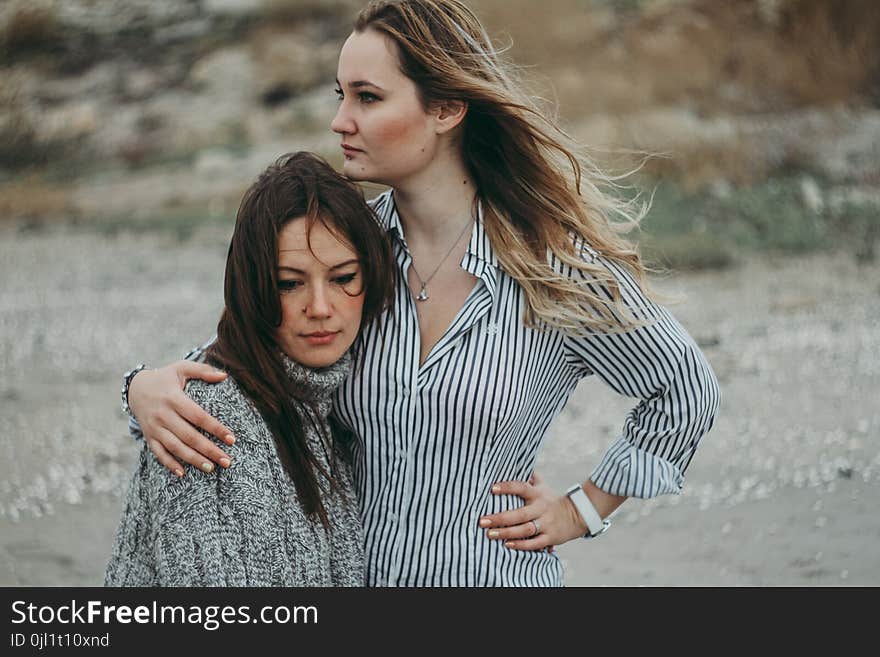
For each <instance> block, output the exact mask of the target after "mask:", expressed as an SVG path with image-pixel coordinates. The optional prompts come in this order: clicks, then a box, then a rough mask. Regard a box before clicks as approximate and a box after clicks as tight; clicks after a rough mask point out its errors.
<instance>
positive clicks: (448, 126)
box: [434, 100, 468, 135]
mask: <svg viewBox="0 0 880 657" xmlns="http://www.w3.org/2000/svg"><path fill="white" fill-rule="evenodd" d="M467 109H468V104H467V102H466V101H463V100H444V101H441V102H439V103H437V105H436V106H435V107H434V119H435V122H436V125H437V134H438V135H442V134H445V133H447V132H449V131H450V130H453V129H454V128H456V127H457V126H458V125H459V124H461V122H462V121H464V117H465V116H467Z"/></svg>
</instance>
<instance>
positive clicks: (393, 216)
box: [370, 190, 499, 276]
mask: <svg viewBox="0 0 880 657" xmlns="http://www.w3.org/2000/svg"><path fill="white" fill-rule="evenodd" d="M370 204H371V205H372V206H373V209H374V210H375V211H376V214H377V215H378V216H379V222H380V223H381V224H382V226H384V227H385V230H387V231H388V232H389V233H391V234H392V235H396V237H397V239H399V240H400V242H401V243H402V244H403V246H404V247H406V236H405V234H404V231H403V224H402V223H401V221H400V215H399V214H398V212H397V203H395V202H394V193H393V191H392V190H388V191H387V192H383V193H382V194H380V195H379V196H377V197H376V198H375V199H373V200H372V201H371V202H370ZM407 250H408V247H407ZM467 254H468V255H470V256H473V258H476V259H477V260H480V261H482V262H483V263H485V264H486V265H491V266H492V267H494V268H496V269H497V268H498V267H499V265H498V256H496V255H495V251H494V250H493V249H492V243H491V242H490V241H489V235H488V234H487V233H486V228H485V226H484V225H483V204H482V202H478V203H477V220H476V221H475V222H474V228H473V230H472V231H471V239H470V242H469V243H468V248H467ZM467 260H468V258H467V257H465V261H463V262H462V265H463V266H464V268H465V269H466V270H467V271H470V272H471V273H472V274H474V275H475V276H479V274H478V273H476V272H474V271H472V269H471V268H470V267H467V266H466V261H467Z"/></svg>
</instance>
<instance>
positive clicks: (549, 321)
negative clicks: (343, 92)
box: [354, 0, 650, 334]
mask: <svg viewBox="0 0 880 657" xmlns="http://www.w3.org/2000/svg"><path fill="white" fill-rule="evenodd" d="M354 27H355V31H357V32H364V31H365V30H367V29H372V30H376V31H377V32H379V33H381V34H384V35H385V36H387V37H388V38H390V39H391V40H392V41H393V42H394V43H395V44H396V45H397V48H398V52H399V58H400V66H401V70H402V71H403V73H404V74H405V75H406V76H407V77H409V78H410V79H411V80H413V82H414V83H415V84H416V87H417V88H418V90H419V94H420V96H421V101H422V103H423V105H425V106H426V107H427V106H430V105H431V104H433V103H437V102H443V101H464V102H466V103H467V105H468V109H467V114H466V117H465V119H464V128H463V134H462V150H463V154H464V160H465V163H466V166H467V168H468V172H469V173H470V175H471V176H472V177H473V178H474V181H475V183H476V186H477V202H479V203H481V204H482V208H483V223H484V226H485V229H486V232H487V235H488V237H489V240H490V241H491V243H492V247H493V250H494V251H495V253H496V255H497V257H498V261H499V263H500V264H501V267H502V268H503V269H504V271H506V272H507V273H508V274H509V275H510V276H511V277H513V278H514V279H515V280H516V281H517V283H519V285H520V286H521V287H522V289H523V291H524V292H525V297H526V304H525V310H524V317H523V321H524V322H525V324H526V325H527V326H532V327H535V328H557V329H561V330H563V331H566V332H568V333H574V334H584V333H589V332H596V331H600V332H618V331H622V330H627V329H630V328H633V327H634V326H637V325H640V324H642V323H644V321H645V319H647V318H648V316H649V315H650V313H643V312H640V309H639V308H636V307H634V306H633V305H632V304H631V303H627V301H631V300H630V299H628V300H626V301H625V300H624V298H623V295H622V294H621V291H620V285H619V282H618V277H617V276H616V275H615V274H614V273H613V272H612V271H610V270H609V268H608V267H606V266H605V265H604V264H603V263H602V262H601V261H597V259H596V258H595V257H594V255H596V254H598V255H599V256H601V257H602V258H604V259H605V260H606V261H610V262H612V263H614V264H617V265H622V266H624V267H625V268H626V269H627V270H628V271H629V272H630V273H631V274H633V275H634V279H635V281H636V283H637V284H638V285H639V286H640V287H641V288H642V289H643V290H645V288H646V286H645V280H644V279H645V267H644V265H643V263H642V261H641V258H640V257H639V254H638V251H637V250H636V248H635V247H634V246H633V245H632V244H630V243H629V242H628V241H627V240H626V239H625V238H623V237H622V236H621V234H622V233H625V232H628V231H629V230H631V229H632V228H633V227H635V226H637V225H638V222H639V221H640V220H641V218H642V217H643V216H644V213H645V212H646V209H647V207H646V205H645V204H639V203H637V202H635V201H633V200H630V201H625V200H622V199H621V198H620V197H619V195H618V194H616V193H614V192H615V190H617V189H618V188H619V185H618V183H617V180H618V178H614V177H611V176H609V175H607V174H605V173H603V172H602V171H601V170H600V169H599V167H597V166H596V165H595V164H594V163H592V162H591V160H590V159H589V158H588V157H587V156H586V154H584V153H583V148H581V147H580V146H579V145H578V144H576V143H575V142H574V140H572V139H571V138H570V137H568V135H566V134H565V133H564V132H563V131H562V130H561V129H560V128H559V127H558V126H557V125H556V124H555V122H554V121H553V120H551V119H550V118H548V117H547V115H546V113H545V112H543V111H542V109H541V108H540V107H539V105H538V103H537V101H536V100H534V99H533V98H532V97H530V96H529V95H528V94H527V93H525V91H523V88H522V86H521V85H520V84H519V82H518V81H517V80H516V75H515V68H514V67H513V66H512V65H511V64H509V63H507V62H505V61H503V60H502V58H501V57H500V56H499V53H498V52H497V51H496V50H495V49H494V47H493V45H492V43H491V40H490V39H489V37H488V35H487V34H486V31H485V29H484V28H483V26H482V25H481V24H480V21H479V20H478V19H477V17H476V16H475V15H474V14H473V12H471V10H470V9H468V8H467V7H466V6H465V5H464V4H462V3H461V2H458V1H457V0H373V1H372V2H370V3H369V4H368V5H367V6H366V7H365V8H364V9H362V10H361V12H360V14H359V15H358V17H357V20H356V22H355V26H354ZM554 256H555V260H556V261H558V262H553V260H554ZM566 269H568V272H566V271H565V270H566ZM645 291H646V290H645Z"/></svg>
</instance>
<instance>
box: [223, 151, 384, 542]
mask: <svg viewBox="0 0 880 657" xmlns="http://www.w3.org/2000/svg"><path fill="white" fill-rule="evenodd" d="M299 217H306V221H307V226H308V229H307V232H306V235H308V234H309V231H310V230H311V227H312V226H313V225H314V224H315V222H317V221H320V222H322V223H323V224H324V225H325V226H326V227H327V229H328V230H330V231H331V232H332V233H334V234H335V235H336V236H337V237H339V238H340V239H341V240H343V241H345V242H346V243H347V244H349V245H350V246H351V247H352V248H353V249H354V250H355V252H356V253H357V255H358V260H359V263H360V269H361V273H362V281H363V288H362V290H361V292H360V293H361V294H364V295H365V296H364V305H363V313H362V317H361V328H363V327H364V326H365V325H366V324H367V323H368V322H370V321H372V320H373V319H374V318H376V317H377V316H378V315H379V314H381V313H382V311H383V310H384V309H385V308H387V307H388V306H389V304H390V303H391V300H392V298H393V289H394V279H393V271H394V269H393V260H392V253H391V246H390V244H389V242H388V237H387V235H386V233H385V231H383V230H382V229H381V227H380V226H379V223H378V221H377V220H376V217H375V215H374V214H373V212H372V210H370V208H369V207H368V206H367V204H366V203H365V202H364V198H363V192H361V191H360V188H358V187H357V186H355V185H354V184H352V183H350V182H349V181H348V180H346V179H345V178H344V177H343V176H341V175H340V174H338V173H337V172H336V171H334V170H333V168H332V167H331V166H330V165H329V164H327V163H326V162H324V161H323V160H321V159H320V158H318V157H317V156H315V155H312V154H310V153H302V152H301V153H293V154H288V155H285V156H282V157H281V158H280V159H278V161H277V162H275V163H274V164H273V165H271V166H270V167H269V168H267V169H266V170H265V171H264V172H263V173H262V174H261V175H260V176H259V178H258V179H257V181H256V182H255V183H254V184H253V185H251V187H250V188H249V189H248V190H247V192H245V195H244V198H243V199H242V202H241V206H240V207H239V210H238V216H237V218H236V221H235V229H234V231H233V235H232V240H231V242H230V245H229V254H228V257H227V259H226V278H225V283H224V300H225V307H224V309H223V313H222V315H221V317H220V322H219V324H218V326H217V340H216V341H215V342H214V343H213V344H212V345H211V347H210V348H209V349H208V351H207V354H206V356H207V359H208V361H209V362H211V363H213V364H215V365H217V366H218V367H222V368H223V369H224V370H226V371H227V372H229V374H230V375H231V376H232V377H233V378H234V379H235V381H236V382H237V383H238V385H239V386H240V387H241V388H242V390H243V391H244V393H245V394H246V395H247V396H248V397H249V398H250V400H251V401H252V402H253V403H254V405H255V406H256V407H257V409H258V410H259V412H260V414H261V415H262V417H263V419H264V420H265V421H266V423H267V425H268V426H269V429H270V430H271V431H272V435H273V436H274V438H275V442H276V444H277V447H278V453H279V455H280V457H281V462H282V463H283V464H284V468H285V470H286V471H287V473H288V474H289V475H290V478H291V479H292V480H293V482H294V485H295V486H296V491H297V494H298V495H299V498H300V502H301V503H302V505H303V508H304V509H305V511H306V513H307V514H309V515H314V514H317V516H318V517H319V518H320V520H321V522H322V523H323V524H324V526H325V527H327V526H328V518H327V514H326V510H325V508H324V505H323V503H322V502H321V497H322V495H321V487H320V485H319V476H323V477H324V478H326V480H327V482H328V483H329V485H330V487H331V488H332V489H335V490H339V489H338V487H336V484H335V481H334V478H333V477H332V476H331V473H329V472H326V471H325V470H324V468H322V467H321V466H320V464H319V463H318V461H317V460H316V458H315V455H314V454H313V453H312V450H311V449H310V448H309V445H308V441H307V440H306V432H305V429H304V424H303V423H304V422H311V423H312V425H313V426H315V428H316V430H317V431H318V434H319V435H323V432H322V430H321V423H320V422H318V421H316V419H315V418H316V417H317V416H316V415H315V413H316V411H315V409H313V408H311V407H310V406H309V404H308V403H307V402H306V400H305V395H304V392H305V391H303V390H298V389H297V388H296V386H295V385H294V383H293V382H291V380H290V378H289V376H288V375H287V373H286V370H285V367H284V363H283V361H282V359H281V353H282V352H281V347H280V344H279V342H278V340H277V338H276V334H277V329H278V327H279V326H280V325H281V320H282V308H281V298H280V290H279V287H278V235H279V233H280V232H281V230H282V229H283V228H284V226H286V225H287V224H288V223H290V222H291V221H292V220H294V219H297V218H299ZM309 248H311V247H309ZM360 340H361V338H360V334H359V337H358V340H357V341H356V342H355V346H354V348H355V349H358V348H362V345H361V343H360ZM293 400H298V402H299V404H298V405H297V404H295V403H294V402H293ZM298 406H299V408H301V409H304V410H305V411H306V412H304V413H301V412H300V411H299V410H298ZM324 438H325V440H326V441H327V442H328V443H330V442H331V441H332V437H331V436H324ZM330 447H331V449H329V450H328V451H329V453H330V454H334V453H335V451H336V450H334V449H333V446H332V445H330Z"/></svg>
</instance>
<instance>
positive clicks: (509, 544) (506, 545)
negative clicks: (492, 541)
mask: <svg viewBox="0 0 880 657" xmlns="http://www.w3.org/2000/svg"><path fill="white" fill-rule="evenodd" d="M504 547H506V548H509V547H513V543H511V542H510V541H507V542H506V543H505V544H504Z"/></svg>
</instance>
